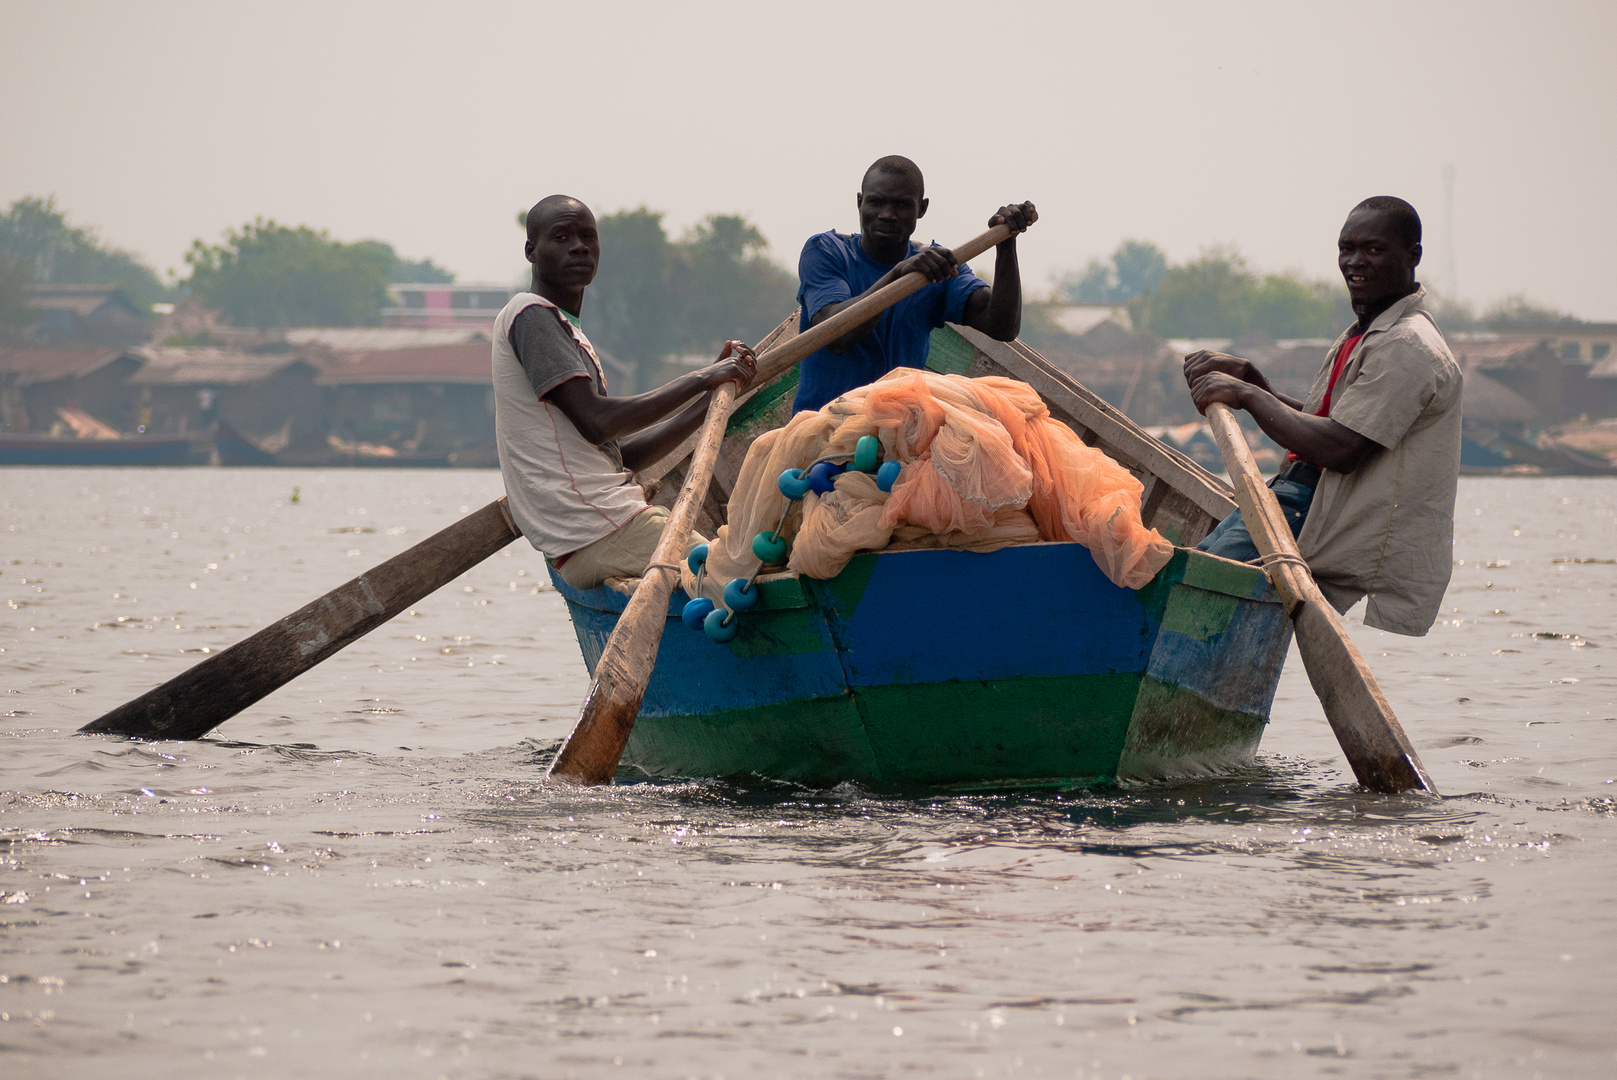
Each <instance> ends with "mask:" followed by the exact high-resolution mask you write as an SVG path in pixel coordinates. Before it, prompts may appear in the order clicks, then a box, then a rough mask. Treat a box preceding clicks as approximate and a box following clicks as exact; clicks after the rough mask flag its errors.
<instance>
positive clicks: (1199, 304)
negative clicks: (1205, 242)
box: [1148, 248, 1257, 337]
mask: <svg viewBox="0 0 1617 1080" xmlns="http://www.w3.org/2000/svg"><path fill="white" fill-rule="evenodd" d="M1256 285H1257V279H1256V277H1255V276H1254V275H1253V274H1252V272H1251V271H1250V270H1249V269H1247V265H1246V260H1245V259H1243V258H1242V257H1241V256H1240V255H1239V254H1238V253H1236V252H1235V251H1233V250H1228V249H1223V248H1213V249H1211V250H1209V251H1206V252H1203V253H1202V255H1201V257H1200V258H1198V259H1196V260H1195V261H1193V262H1189V263H1186V264H1185V265H1183V266H1173V267H1169V268H1168V270H1167V271H1166V272H1164V274H1163V275H1162V283H1161V284H1160V285H1159V286H1158V287H1157V290H1156V292H1155V294H1154V295H1153V296H1152V297H1151V304H1150V314H1149V319H1150V326H1149V327H1148V329H1150V331H1151V332H1152V333H1153V334H1158V335H1160V336H1162V337H1235V336H1237V335H1238V334H1240V333H1241V331H1243V330H1245V329H1246V328H1247V326H1248V325H1249V323H1250V305H1249V298H1250V294H1251V293H1252V292H1253V291H1254V289H1255V287H1256Z"/></svg>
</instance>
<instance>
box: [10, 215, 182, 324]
mask: <svg viewBox="0 0 1617 1080" xmlns="http://www.w3.org/2000/svg"><path fill="white" fill-rule="evenodd" d="M0 257H4V258H6V259H8V260H10V261H11V262H12V263H13V264H14V265H16V266H20V267H22V270H23V273H24V274H25V275H26V278H27V280H28V281H29V282H32V283H34V284H39V285H46V284H56V285H116V286H118V288H120V289H122V290H123V292H124V295H125V296H127V297H129V300H130V302H131V303H132V304H134V305H135V306H136V307H137V308H139V309H140V310H142V311H149V310H150V307H151V304H152V303H153V302H155V301H158V300H161V299H163V298H164V296H166V295H167V291H166V290H165V289H164V287H163V282H162V281H161V279H159V278H158V276H157V273H156V271H154V270H153V269H152V268H151V267H149V266H147V265H146V264H145V263H143V262H141V261H140V259H138V258H136V257H135V256H134V255H131V254H130V253H129V252H127V251H119V250H118V249H116V248H110V247H107V246H106V245H105V244H103V243H102V242H101V240H100V238H99V237H98V236H97V235H96V233H95V230H94V229H88V228H82V227H80V226H76V225H70V224H68V221H67V215H66V214H65V213H63V212H62V211H61V210H60V209H59V208H58V207H57V205H56V199H55V197H54V196H52V197H50V198H45V199H41V198H38V197H36V196H27V197H24V198H21V199H18V200H17V201H16V202H14V203H12V204H11V206H10V207H9V208H8V209H7V210H6V213H5V214H4V216H0Z"/></svg>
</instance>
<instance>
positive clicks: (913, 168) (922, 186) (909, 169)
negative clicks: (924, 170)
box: [859, 154, 926, 198]
mask: <svg viewBox="0 0 1617 1080" xmlns="http://www.w3.org/2000/svg"><path fill="white" fill-rule="evenodd" d="M877 173H887V174H889V175H893V176H902V177H903V178H904V179H906V180H912V181H914V182H915V186H916V188H917V189H919V192H920V195H919V196H918V197H920V198H925V197H926V180H925V179H924V178H923V177H922V176H921V167H920V166H919V165H917V164H915V162H913V161H911V160H910V159H909V158H907V157H903V156H901V155H899V154H888V155H887V156H886V157H882V158H877V159H876V160H875V161H873V162H871V165H870V168H868V169H866V170H865V175H864V177H863V178H862V179H861V180H860V181H859V186H860V187H864V186H865V181H866V180H869V179H870V178H871V177H872V176H875V175H876V174H877Z"/></svg>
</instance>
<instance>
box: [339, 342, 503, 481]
mask: <svg viewBox="0 0 1617 1080" xmlns="http://www.w3.org/2000/svg"><path fill="white" fill-rule="evenodd" d="M324 367H325V370H324V371H323V372H322V374H321V375H320V377H319V379H318V382H319V384H320V385H321V386H322V387H325V388H327V389H328V391H329V392H330V395H331V396H330V398H329V399H328V409H329V416H330V423H331V430H332V432H333V433H334V434H337V435H338V436H340V437H341V438H343V439H345V440H349V441H353V442H366V443H372V444H376V445H383V446H391V447H394V448H396V449H399V450H403V451H407V452H410V453H429V452H430V453H443V454H448V453H451V452H453V451H457V450H467V449H470V448H474V447H479V446H486V445H490V444H492V443H493V442H494V388H493V384H492V379H491V376H490V366H489V344H488V341H487V340H486V339H484V340H476V341H466V342H461V343H459V344H449V345H433V346H427V347H418V348H382V349H365V350H358V351H353V352H338V353H333V354H332V357H331V359H330V360H329V361H328V362H327V363H326V364H325V366H324Z"/></svg>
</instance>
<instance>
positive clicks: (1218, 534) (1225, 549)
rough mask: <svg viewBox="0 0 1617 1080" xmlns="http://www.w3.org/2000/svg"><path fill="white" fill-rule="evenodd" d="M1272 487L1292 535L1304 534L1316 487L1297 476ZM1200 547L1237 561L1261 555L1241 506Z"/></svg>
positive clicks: (1198, 546)
mask: <svg viewBox="0 0 1617 1080" xmlns="http://www.w3.org/2000/svg"><path fill="white" fill-rule="evenodd" d="M1269 490H1270V491H1272V492H1274V496H1275V500H1276V501H1277V502H1279V503H1280V511H1281V513H1283V514H1285V515H1286V524H1287V525H1290V526H1291V535H1292V536H1293V537H1295V536H1298V535H1299V534H1301V533H1302V531H1303V522H1304V521H1306V520H1307V519H1308V508H1309V506H1311V505H1313V502H1314V489H1313V488H1311V487H1307V486H1305V485H1303V484H1299V483H1297V482H1296V481H1295V480H1275V481H1273V482H1272V483H1270V485H1269ZM1196 550H1197V551H1205V552H1207V553H1208V554H1210V555H1222V556H1223V557H1224V558H1226V559H1234V560H1235V561H1236V562H1252V561H1253V560H1254V559H1256V558H1257V557H1258V548H1257V545H1256V544H1254V543H1253V542H1252V534H1251V533H1249V532H1247V531H1246V522H1244V521H1242V520H1241V511H1239V510H1237V511H1236V512H1235V513H1233V514H1231V515H1230V516H1229V517H1227V518H1225V519H1224V520H1223V521H1221V522H1219V523H1218V525H1217V526H1215V527H1214V529H1213V531H1212V532H1210V533H1208V534H1207V539H1205V540H1203V541H1202V542H1201V543H1199V544H1197V545H1196Z"/></svg>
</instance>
